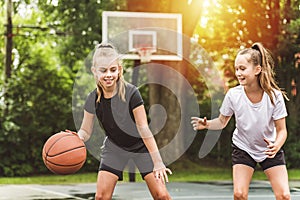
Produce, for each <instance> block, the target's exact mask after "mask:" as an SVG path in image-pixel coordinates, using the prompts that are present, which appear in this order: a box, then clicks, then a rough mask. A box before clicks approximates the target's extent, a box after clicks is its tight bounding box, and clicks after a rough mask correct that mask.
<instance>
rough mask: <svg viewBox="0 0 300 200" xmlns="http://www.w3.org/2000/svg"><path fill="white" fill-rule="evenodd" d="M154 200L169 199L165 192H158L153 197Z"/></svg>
mask: <svg viewBox="0 0 300 200" xmlns="http://www.w3.org/2000/svg"><path fill="white" fill-rule="evenodd" d="M154 199H155V200H170V199H171V197H170V195H169V193H168V192H166V191H160V192H157V193H156V195H155V197H154Z"/></svg>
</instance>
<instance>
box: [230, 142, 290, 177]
mask: <svg viewBox="0 0 300 200" xmlns="http://www.w3.org/2000/svg"><path fill="white" fill-rule="evenodd" d="M235 164H244V165H247V166H249V167H252V168H253V169H255V168H256V165H257V162H256V161H255V160H254V159H253V158H252V157H251V156H250V155H249V154H248V153H247V152H246V151H244V150H241V149H240V148H238V147H237V146H235V145H234V144H232V166H233V165H235ZM259 165H260V166H261V168H262V169H263V170H264V171H265V170H266V169H269V168H271V167H274V166H278V165H285V158H284V151H283V150H282V149H280V150H279V151H278V152H277V154H276V155H275V157H274V158H266V159H265V160H264V161H262V162H259Z"/></svg>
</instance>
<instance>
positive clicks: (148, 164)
mask: <svg viewBox="0 0 300 200" xmlns="http://www.w3.org/2000/svg"><path fill="white" fill-rule="evenodd" d="M130 159H132V160H133V162H134V164H135V165H136V167H137V168H138V169H139V171H140V174H141V176H142V178H143V179H144V177H145V176H146V175H147V174H149V173H152V172H153V167H154V166H153V161H152V159H151V157H150V154H149V152H148V150H147V148H146V146H145V145H143V147H142V148H140V149H138V150H137V151H135V152H129V151H126V150H124V149H122V148H120V147H119V146H117V145H116V144H114V143H113V142H111V141H110V140H109V139H105V141H104V144H103V147H102V152H101V162H100V166H99V171H100V170H104V171H108V172H111V173H113V174H115V175H117V176H118V177H119V180H123V171H124V168H125V167H126V165H127V163H128V161H129V160H130ZM129 172H131V173H134V172H132V171H129Z"/></svg>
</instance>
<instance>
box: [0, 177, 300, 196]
mask: <svg viewBox="0 0 300 200" xmlns="http://www.w3.org/2000/svg"><path fill="white" fill-rule="evenodd" d="M167 187H168V190H169V192H170V194H171V196H172V198H173V199H175V200H176V199H186V200H192V199H200V200H201V199H210V200H229V199H233V196H232V184H231V182H212V183H176V182H175V183H168V184H167ZM95 189H96V184H94V183H92V184H90V183H89V184H75V185H1V186H0V199H3V200H20V199H22V200H42V199H47V200H76V199H81V200H82V199H94V195H95ZM291 196H292V199H293V200H297V199H300V189H297V188H292V187H291ZM113 199H114V200H151V199H152V198H151V196H150V194H149V191H148V189H147V186H146V184H145V183H122V182H119V183H118V184H117V186H116V189H115V192H114V195H113ZM251 199H252V200H261V199H264V200H271V199H275V198H274V195H273V193H272V189H271V187H270V185H269V183H268V182H256V181H255V182H252V184H251V186H250V192H249V200H251Z"/></svg>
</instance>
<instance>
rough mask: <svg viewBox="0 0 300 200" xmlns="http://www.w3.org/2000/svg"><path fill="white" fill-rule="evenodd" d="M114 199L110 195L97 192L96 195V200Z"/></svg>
mask: <svg viewBox="0 0 300 200" xmlns="http://www.w3.org/2000/svg"><path fill="white" fill-rule="evenodd" d="M111 198H112V197H111V196H110V195H107V194H105V193H103V192H100V193H99V192H97V193H96V194H95V200H110V199H111Z"/></svg>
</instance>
